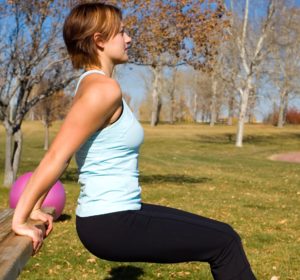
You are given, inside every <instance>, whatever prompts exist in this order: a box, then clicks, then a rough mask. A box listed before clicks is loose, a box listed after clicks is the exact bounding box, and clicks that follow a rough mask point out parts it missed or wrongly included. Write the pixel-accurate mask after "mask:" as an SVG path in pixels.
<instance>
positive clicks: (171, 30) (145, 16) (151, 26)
mask: <svg viewBox="0 0 300 280" xmlns="http://www.w3.org/2000/svg"><path fill="white" fill-rule="evenodd" d="M120 2H121V3H122V4H123V5H124V7H126V8H127V11H128V14H127V16H126V18H125V23H126V25H127V26H128V28H129V30H131V34H132V37H133V39H134V41H133V44H132V48H131V49H130V54H131V61H130V62H131V63H134V64H138V65H149V66H151V67H152V69H153V74H154V81H153V92H152V100H153V101H152V117H151V125H156V124H157V123H158V119H159V111H160V108H161V96H160V94H161V90H160V88H159V79H161V78H162V69H163V67H164V66H169V67H177V66H179V65H181V64H183V63H188V64H193V65H194V67H196V68H198V69H205V68H208V67H209V64H210V63H211V61H212V60H213V59H214V57H215V48H214V46H215V45H216V44H219V41H218V40H216V38H217V37H218V36H217V35H218V34H219V33H220V32H222V27H223V24H224V23H225V21H224V20H223V18H222V16H223V13H224V5H223V1H219V0H217V1H204V0H202V1H186V0H185V1H180V2H176V3H174V2H173V1H144V2H142V3H141V2H140V1H119V3H120ZM174 77H175V76H174Z"/></svg>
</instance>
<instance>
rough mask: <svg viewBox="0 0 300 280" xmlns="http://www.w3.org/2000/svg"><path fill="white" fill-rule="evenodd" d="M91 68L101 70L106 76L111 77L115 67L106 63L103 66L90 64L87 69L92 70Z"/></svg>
mask: <svg viewBox="0 0 300 280" xmlns="http://www.w3.org/2000/svg"><path fill="white" fill-rule="evenodd" d="M90 70H98V71H101V72H103V73H104V74H105V76H107V77H111V76H112V73H113V67H105V65H104V66H103V67H99V66H93V65H91V66H88V67H86V68H85V71H90Z"/></svg>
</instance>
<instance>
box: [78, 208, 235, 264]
mask: <svg viewBox="0 0 300 280" xmlns="http://www.w3.org/2000/svg"><path fill="white" fill-rule="evenodd" d="M77 231H78V235H79V237H80V239H81V241H82V243H83V244H84V245H85V246H86V248H87V249H88V250H89V251H91V252H92V253H93V254H94V255H96V256H98V257H100V258H103V259H107V260H114V261H136V262H138V261H143V262H158V263H176V262H183V261H208V262H213V261H214V259H215V258H216V255H218V254H219V252H220V250H222V248H224V247H225V246H226V245H227V244H229V243H230V242H232V241H233V240H235V239H239V237H238V235H237V234H236V233H235V232H234V231H233V230H232V228H231V227H230V226H229V225H227V224H224V223H221V222H218V221H214V220H211V219H208V218H205V217H201V216H198V215H195V214H192V213H188V212H185V211H181V210H178V209H174V208H170V207H165V206H159V205H152V204H145V203H144V204H142V208H141V210H133V211H131V210H130V211H122V212H117V213H111V214H106V215H99V216H93V217H88V218H77Z"/></svg>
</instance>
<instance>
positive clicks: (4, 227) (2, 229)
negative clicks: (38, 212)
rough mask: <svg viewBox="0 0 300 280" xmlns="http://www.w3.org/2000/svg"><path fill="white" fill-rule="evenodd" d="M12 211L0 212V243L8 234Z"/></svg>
mask: <svg viewBox="0 0 300 280" xmlns="http://www.w3.org/2000/svg"><path fill="white" fill-rule="evenodd" d="M13 214H14V210H13V209H5V210H3V211H0V243H1V242H2V241H3V240H4V239H5V238H6V237H7V236H8V235H9V234H10V232H11V222H12V217H13Z"/></svg>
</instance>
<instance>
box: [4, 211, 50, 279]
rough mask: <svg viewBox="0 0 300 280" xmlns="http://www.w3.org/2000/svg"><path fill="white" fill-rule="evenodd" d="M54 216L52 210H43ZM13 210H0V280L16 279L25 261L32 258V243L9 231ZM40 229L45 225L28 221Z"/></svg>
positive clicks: (26, 238) (27, 238)
mask: <svg viewBox="0 0 300 280" xmlns="http://www.w3.org/2000/svg"><path fill="white" fill-rule="evenodd" d="M43 210H44V211H45V212H46V213H48V214H51V215H52V216H54V213H55V209H54V208H45V209H43ZM13 213H14V209H4V210H0V280H13V279H16V278H17V277H18V275H19V274H20V272H21V270H22V269H23V267H24V266H25V265H26V263H27V261H28V260H29V259H30V257H31V256H32V251H33V248H32V241H31V239H30V238H29V237H26V236H17V235H15V233H14V232H13V231H12V229H11V222H12V217H13ZM29 222H30V223H31V224H33V225H35V226H37V227H38V228H40V229H42V231H43V232H44V233H45V225H44V223H43V222H41V221H33V220H31V221H29Z"/></svg>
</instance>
